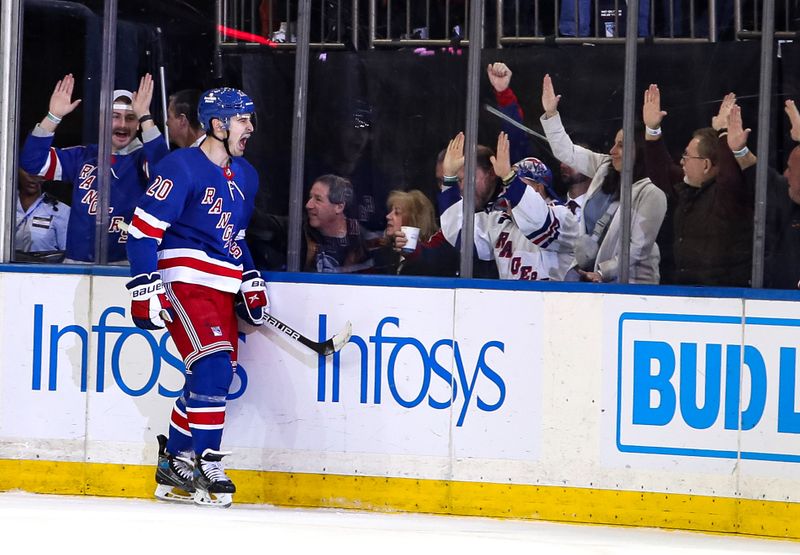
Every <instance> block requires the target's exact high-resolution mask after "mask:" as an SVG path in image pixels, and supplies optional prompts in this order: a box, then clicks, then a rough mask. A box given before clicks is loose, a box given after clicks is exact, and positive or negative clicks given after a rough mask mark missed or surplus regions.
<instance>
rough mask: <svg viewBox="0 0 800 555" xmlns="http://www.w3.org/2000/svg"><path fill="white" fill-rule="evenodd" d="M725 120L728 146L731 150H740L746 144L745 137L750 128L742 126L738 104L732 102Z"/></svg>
mask: <svg viewBox="0 0 800 555" xmlns="http://www.w3.org/2000/svg"><path fill="white" fill-rule="evenodd" d="M727 120H728V148H730V149H731V150H733V151H736V150H742V149H743V148H744V147H745V146H747V137H748V135H750V129H744V128H743V126H742V109H741V107H739V105H737V104H734V105H733V106H731V107H730V110H729V112H728V117H727Z"/></svg>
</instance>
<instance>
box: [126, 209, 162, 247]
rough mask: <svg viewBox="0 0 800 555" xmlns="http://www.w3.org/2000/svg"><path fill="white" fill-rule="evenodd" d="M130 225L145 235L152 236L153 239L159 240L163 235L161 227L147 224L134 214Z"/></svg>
mask: <svg viewBox="0 0 800 555" xmlns="http://www.w3.org/2000/svg"><path fill="white" fill-rule="evenodd" d="M131 225H132V226H134V227H136V229H138V230H139V231H141V232H142V233H144V234H145V235H146V236H148V237H152V238H153V239H158V240H159V241H160V240H161V238H162V237H164V230H163V229H159V228H157V227H154V226H152V225H150V224H148V223H147V222H146V221H144V220H143V219H141V218H140V217H139V216H136V215H134V216H133V221H132V222H131Z"/></svg>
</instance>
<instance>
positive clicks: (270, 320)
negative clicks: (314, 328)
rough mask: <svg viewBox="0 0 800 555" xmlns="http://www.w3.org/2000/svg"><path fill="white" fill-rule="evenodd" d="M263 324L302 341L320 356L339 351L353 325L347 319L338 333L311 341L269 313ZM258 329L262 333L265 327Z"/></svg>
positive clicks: (351, 332)
mask: <svg viewBox="0 0 800 555" xmlns="http://www.w3.org/2000/svg"><path fill="white" fill-rule="evenodd" d="M265 324H267V325H269V326H272V327H273V328H275V329H276V330H278V331H279V332H281V333H282V334H284V335H286V336H287V337H289V338H290V339H294V340H295V341H297V342H298V343H302V344H303V345H305V346H306V347H308V348H309V349H311V350H312V351H314V352H316V353H319V354H320V355H322V356H328V355H332V354H333V353H335V352H337V351H339V350H340V349H341V348H342V347H344V346H345V344H346V343H347V342H348V341H349V340H350V336H351V335H352V334H353V326H352V324H351V323H350V322H349V321H348V322H346V323H345V325H344V328H342V330H341V331H340V332H339V333H337V334H336V335H334V336H333V337H331V338H330V339H328V340H326V341H323V342H321V343H320V342H317V341H312V340H311V339H309V338H308V337H306V336H304V335H303V334H301V333H300V332H298V331H295V330H293V329H292V328H290V327H289V326H287V325H286V324H284V323H283V322H281V321H280V320H278V319H277V318H275V317H274V316H272V315H270V314H267V320H266V322H265ZM259 329H261V330H264V331H263V332H262V333H266V329H265V328H264V327H263V326H261V327H260V328H259Z"/></svg>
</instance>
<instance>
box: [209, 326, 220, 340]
mask: <svg viewBox="0 0 800 555" xmlns="http://www.w3.org/2000/svg"><path fill="white" fill-rule="evenodd" d="M211 333H212V334H213V335H214V337H222V329H221V328H220V327H219V326H211Z"/></svg>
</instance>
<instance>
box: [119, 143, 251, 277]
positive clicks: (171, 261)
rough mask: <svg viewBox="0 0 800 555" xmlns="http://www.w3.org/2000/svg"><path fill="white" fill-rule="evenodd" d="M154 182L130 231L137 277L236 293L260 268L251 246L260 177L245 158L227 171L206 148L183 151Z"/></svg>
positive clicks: (171, 158)
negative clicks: (248, 273)
mask: <svg viewBox="0 0 800 555" xmlns="http://www.w3.org/2000/svg"><path fill="white" fill-rule="evenodd" d="M153 173H154V174H155V178H154V179H153V181H152V182H151V184H150V186H149V187H148V189H147V191H146V192H145V194H144V195H143V196H142V197H141V199H140V200H139V204H138V205H137V207H136V210H135V211H134V214H133V222H132V223H131V226H130V228H129V229H128V258H129V260H130V263H131V275H132V276H136V275H139V274H150V273H152V272H155V271H158V272H160V273H161V279H162V280H163V281H164V283H170V282H175V281H180V282H184V283H193V284H196V285H204V286H206V287H210V288H212V289H217V290H219V291H227V292H230V293H237V292H238V291H239V286H240V285H241V281H242V271H243V270H251V269H253V268H254V267H255V264H254V263H253V260H252V258H251V257H250V252H249V250H248V249H247V245H246V243H245V241H244V233H245V228H246V227H247V224H248V223H249V221H250V216H251V215H252V213H253V207H254V201H255V198H256V192H257V191H258V174H257V173H256V170H255V168H253V166H251V165H250V163H249V162H247V161H246V160H245V159H244V158H240V157H235V158H233V161H232V162H231V165H230V166H229V167H227V168H221V167H219V166H217V165H216V164H214V163H213V162H212V161H211V160H209V159H208V157H207V156H206V154H205V152H203V150H202V149H200V148H182V149H180V150H177V151H175V152H173V153H172V154H170V155H169V156H167V157H166V158H164V160H162V161H161V163H159V164H158V165H157V166H156V167H155V168H154V169H153Z"/></svg>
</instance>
